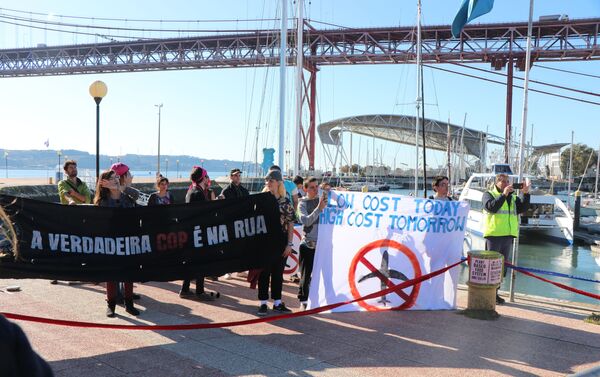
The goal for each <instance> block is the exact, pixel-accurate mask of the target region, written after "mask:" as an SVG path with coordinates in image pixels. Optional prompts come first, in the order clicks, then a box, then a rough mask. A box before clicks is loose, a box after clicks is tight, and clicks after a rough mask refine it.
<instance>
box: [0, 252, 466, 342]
mask: <svg viewBox="0 0 600 377" xmlns="http://www.w3.org/2000/svg"><path fill="white" fill-rule="evenodd" d="M462 262H463V261H462V260H461V261H458V262H456V263H454V264H452V265H450V266H447V267H444V268H442V269H439V270H437V271H433V272H430V273H428V274H425V275H422V276H420V277H418V278H415V279H411V280H407V281H405V282H402V283H400V284H396V285H394V286H392V287H389V288H387V289H384V290H381V291H379V292H374V293H371V294H368V295H366V296H363V297H359V298H357V299H355V300H351V301H343V302H338V303H334V304H329V305H325V306H321V307H319V308H314V309H310V310H304V311H301V312H296V313H290V314H280V315H275V316H270V317H263V318H253V319H247V320H243V321H232V322H218V323H194V324H188V325H113V324H108V323H93V322H80V321H67V320H62V319H53V318H45V317H35V316H29V315H24V314H15V313H2V312H0V314H2V315H4V316H5V317H6V318H9V319H14V320H21V321H29V322H37V323H45V324H49V325H58V326H70V327H87V328H98V329H119V330H152V331H157V330H196V329H213V328H223V327H234V326H244V325H252V324H255V323H262V322H274V321H279V320H282V319H287V318H295V317H302V316H307V315H311V314H317V313H321V312H324V311H327V310H331V309H335V308H338V307H340V306H343V305H348V304H353V303H355V302H358V301H364V300H370V299H373V298H377V297H381V296H383V295H388V294H390V293H392V292H395V291H398V290H401V289H405V288H408V287H411V286H413V285H415V284H420V283H422V282H423V281H425V280H429V279H431V278H433V277H435V276H438V275H440V274H443V273H444V272H446V271H448V270H449V269H451V268H454V267H456V266H458V265H459V264H461V263H462Z"/></svg>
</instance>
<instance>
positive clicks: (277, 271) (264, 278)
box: [257, 170, 296, 316]
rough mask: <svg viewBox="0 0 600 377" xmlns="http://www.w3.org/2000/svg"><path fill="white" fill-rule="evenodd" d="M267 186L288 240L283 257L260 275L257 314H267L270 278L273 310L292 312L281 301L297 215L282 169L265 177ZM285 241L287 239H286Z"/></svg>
mask: <svg viewBox="0 0 600 377" xmlns="http://www.w3.org/2000/svg"><path fill="white" fill-rule="evenodd" d="M265 186H266V188H267V189H268V191H269V192H270V193H271V194H273V196H275V198H276V199H277V204H278V205H279V214H280V223H281V231H282V232H283V233H284V235H283V236H284V237H282V238H283V239H284V240H287V243H286V246H284V245H281V249H280V250H283V252H282V254H281V257H279V258H276V259H275V260H274V261H273V262H272V263H271V265H270V266H267V267H265V268H264V269H263V270H262V272H261V273H260V276H259V277H258V299H259V300H260V306H259V308H258V312H257V315H259V316H265V315H267V312H268V308H267V302H268V300H269V280H270V282H271V298H272V299H273V311H275V312H278V313H290V312H291V310H290V309H288V308H287V307H286V306H285V304H284V303H283V302H282V301H281V291H282V290H283V269H284V267H285V261H286V259H287V257H288V256H289V255H290V254H291V253H292V240H293V236H294V221H295V220H296V215H295V213H294V207H292V203H291V202H290V200H289V199H288V198H287V197H286V195H285V187H284V186H283V177H282V176H281V171H279V170H271V171H269V173H268V174H267V175H266V177H265ZM284 242H285V241H284Z"/></svg>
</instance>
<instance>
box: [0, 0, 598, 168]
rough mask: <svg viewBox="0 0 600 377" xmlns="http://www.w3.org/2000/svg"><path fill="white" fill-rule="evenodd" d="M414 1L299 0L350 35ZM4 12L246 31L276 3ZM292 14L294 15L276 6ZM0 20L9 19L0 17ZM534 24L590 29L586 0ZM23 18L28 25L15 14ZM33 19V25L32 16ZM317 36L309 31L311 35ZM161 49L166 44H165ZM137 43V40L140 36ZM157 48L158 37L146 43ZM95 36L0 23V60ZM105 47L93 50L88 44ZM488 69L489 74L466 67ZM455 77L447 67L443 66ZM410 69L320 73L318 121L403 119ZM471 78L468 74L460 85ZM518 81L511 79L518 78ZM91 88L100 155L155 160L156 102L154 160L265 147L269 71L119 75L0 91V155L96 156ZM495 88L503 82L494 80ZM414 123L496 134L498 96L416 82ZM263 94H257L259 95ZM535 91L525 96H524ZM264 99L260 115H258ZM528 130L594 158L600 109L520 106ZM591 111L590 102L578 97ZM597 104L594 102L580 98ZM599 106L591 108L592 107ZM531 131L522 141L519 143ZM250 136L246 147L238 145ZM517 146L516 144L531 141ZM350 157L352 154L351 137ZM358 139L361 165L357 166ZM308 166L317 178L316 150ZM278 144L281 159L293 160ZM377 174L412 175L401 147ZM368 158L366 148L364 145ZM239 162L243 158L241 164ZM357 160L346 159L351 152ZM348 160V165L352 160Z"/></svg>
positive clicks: (432, 14)
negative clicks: (419, 90) (562, 18)
mask: <svg viewBox="0 0 600 377" xmlns="http://www.w3.org/2000/svg"><path fill="white" fill-rule="evenodd" d="M460 2H461V1H460V0H445V1H441V0H435V1H433V0H429V1H428V0H423V18H424V22H423V23H424V24H425V25H432V24H450V23H451V22H452V19H453V17H454V15H455V12H456V10H457V9H458V6H459V4H460ZM415 4H416V1H404V0H403V1H342V0H329V1H324V0H312V1H311V3H310V4H308V1H307V12H308V16H309V17H310V18H312V19H314V20H318V21H323V22H329V23H334V24H339V25H344V26H353V27H360V26H364V27H378V26H393V25H402V26H407V25H414V23H415V19H416V6H415ZM528 4H529V2H528V1H525V0H518V1H517V0H497V1H496V4H495V7H494V10H493V11H492V12H491V13H490V14H488V15H485V16H483V17H481V18H479V19H478V20H477V22H482V23H485V22H508V21H526V19H527V15H528ZM1 7H2V8H9V9H17V10H23V11H28V12H41V13H44V14H49V16H46V18H47V19H49V20H55V21H59V22H60V21H62V22H77V23H87V24H90V23H94V24H95V25H99V24H100V22H99V21H90V20H75V21H74V20H66V19H64V18H61V17H60V15H76V16H88V17H96V18H99V17H110V18H127V19H142V18H143V19H163V20H169V19H171V20H172V19H185V20H215V19H253V18H261V17H264V18H273V17H275V16H276V15H277V12H278V11H279V2H278V1H274V0H273V1H269V0H265V1H260V0H239V1H227V0H224V1H194V2H191V1H181V0H180V1H170V2H164V1H144V2H142V1H112V0H106V1H102V2H82V1H60V2H47V1H27V0H20V1H10V0H5V1H3V2H2V5H1ZM288 7H289V8H290V9H292V8H293V5H291V4H290V5H289V6H288ZM0 13H1V14H8V13H9V12H8V11H6V10H0ZM546 14H568V15H569V17H571V18H584V17H599V16H600V2H599V1H597V0H577V1H559V0H538V1H537V2H536V4H535V8H534V18H535V19H537V18H538V17H539V16H540V15H546ZM23 16H25V17H27V15H26V14H25V15H23ZM31 17H38V18H39V17H41V18H44V16H36V15H32V16H31ZM113 24H114V25H118V26H126V27H154V28H156V27H157V25H156V24H147V23H146V24H144V23H133V22H121V23H113ZM277 25H278V22H277V21H263V22H262V23H259V22H252V23H250V22H244V21H241V22H235V23H224V24H212V23H200V22H197V23H193V22H188V23H184V24H179V26H178V27H179V28H198V27H201V28H227V29H247V28H250V29H252V28H258V27H263V28H272V27H277ZM315 25H316V26H317V27H319V25H318V24H316V23H315ZM162 35H163V36H165V37H166V36H177V35H173V34H171V35H167V34H162ZM144 36H149V35H147V34H146V35H144ZM153 36H156V37H159V36H160V35H153ZM96 40H97V39H96V38H94V37H85V36H73V35H68V34H58V33H53V32H44V31H32V30H31V29H28V28H24V27H15V26H13V25H6V24H0V49H3V48H14V47H30V46H32V45H36V44H38V43H46V44H47V45H57V44H73V43H89V42H94V41H96ZM97 41H98V42H103V40H101V39H100V40H97ZM476 66H477V67H479V68H484V69H489V68H490V67H489V64H478V65H476ZM551 66H552V67H557V68H561V69H568V70H574V71H578V72H584V73H592V74H596V75H597V74H599V73H600V63H599V62H597V61H596V62H573V63H560V64H558V63H553V64H552V65H551ZM450 68H452V69H456V68H454V67H450ZM414 71H415V68H414V66H412V65H378V66H367V65H363V66H354V67H345V66H335V67H321V70H320V72H319V74H318V107H319V112H318V115H317V122H318V123H321V122H326V121H330V120H333V119H337V118H341V117H346V116H351V115H362V114H376V113H382V114H389V113H393V114H409V115H413V114H414V106H413V105H410V104H407V103H410V102H414V98H415V86H416V84H415V78H414ZM469 73H473V72H469ZM517 75H519V76H521V77H522V73H517ZM293 77H294V72H293V68H289V69H288V92H289V94H288V96H287V98H288V106H287V113H288V117H287V118H288V123H289V124H290V125H291V124H292V123H293V118H292V112H293V111H292V110H293V108H294V104H293V93H294V89H293V86H292V80H293ZM531 78H532V79H534V80H540V81H545V82H550V83H554V84H558V85H565V86H569V87H574V88H578V89H582V90H587V91H595V92H597V91H598V89H597V88H598V87H600V86H599V84H600V80H598V79H594V78H585V77H582V76H575V75H571V74H564V73H559V72H554V71H548V70H543V69H535V68H534V69H533V70H532V71H531ZM98 79H101V80H103V81H104V82H105V83H106V84H107V85H108V95H107V97H106V98H105V99H104V100H103V101H102V118H101V123H102V128H101V153H102V154H109V155H114V156H116V155H120V154H126V153H139V154H149V155H152V154H156V144H157V142H156V139H157V135H156V134H157V131H156V128H157V127H156V126H157V114H156V109H155V107H154V105H155V104H158V103H163V104H164V107H163V112H162V141H161V153H162V154H171V155H173V154H187V155H193V156H198V157H199V158H228V159H235V160H241V159H242V158H244V157H245V158H246V159H252V158H253V157H254V146H253V144H254V138H255V128H256V125H257V124H258V123H260V124H261V134H260V135H259V140H260V141H259V148H262V147H267V146H268V147H276V146H277V131H276V130H277V128H278V89H277V88H278V71H277V68H270V69H264V68H263V69H249V68H244V69H221V70H193V71H180V72H148V73H118V74H103V75H76V76H61V77H30V78H7V79H3V80H2V81H1V83H0V85H1V86H2V90H0V108H1V110H2V138H1V139H0V148H6V149H9V150H10V149H43V148H44V145H43V142H44V141H45V140H46V139H47V138H49V139H50V148H51V149H67V148H73V149H81V150H85V151H89V152H90V153H94V151H95V109H94V103H93V101H92V99H91V98H90V96H89V94H88V86H89V84H90V83H92V82H93V81H94V80H98ZM500 80H502V79H501V78H500ZM425 82H426V84H425V96H426V99H425V101H426V103H430V104H434V105H428V106H427V108H426V116H427V117H429V118H435V119H442V120H446V119H447V118H448V116H450V118H451V121H452V122H453V123H457V124H461V123H462V119H463V117H464V114H465V112H466V113H468V116H467V127H470V128H475V129H479V130H485V129H486V127H489V131H490V133H493V134H497V135H503V133H504V119H505V115H504V111H505V92H506V89H505V87H504V86H500V85H496V84H491V83H485V82H483V81H480V80H474V79H469V78H465V77H462V76H458V75H454V74H450V73H444V72H439V71H432V70H430V69H425ZM263 87H264V88H266V89H264V90H263ZM533 87H535V86H533ZM263 96H264V98H265V100H264V106H263V107H262V109H261V107H260V103H261V98H262V97H263ZM529 98H530V103H529V117H528V120H529V121H528V123H529V124H531V123H533V124H535V128H534V135H533V137H534V144H536V145H538V144H546V143H553V142H568V141H569V140H570V136H571V130H573V131H575V141H576V142H583V143H587V144H588V145H590V146H592V147H594V148H598V144H600V128H598V127H597V125H595V123H594V122H597V120H598V119H600V107H599V106H594V105H589V104H583V103H577V102H573V101H567V100H563V99H558V98H553V97H548V96H545V95H542V94H536V93H530V95H529ZM588 98H589V97H588ZM590 99H592V100H596V98H593V97H592V98H590ZM596 101H597V100H596ZM521 107H522V90H517V89H515V92H514V103H513V111H514V112H513V126H514V127H516V128H520V124H521ZM528 132H529V131H528ZM246 135H248V136H246ZM529 136H530V135H528V137H527V139H528V140H529ZM354 143H355V151H356V150H357V149H356V148H357V145H358V144H360V141H359V140H358V139H357V138H355V140H354ZM367 143H368V144H369V145H371V141H370V140H367V139H364V140H363V144H362V152H361V153H362V155H361V156H360V160H361V161H363V162H364V160H365V157H366V156H365V149H366V144H367ZM318 144H319V146H318V147H317V166H318V167H326V162H325V159H324V157H323V153H322V152H321V146H320V143H318ZM291 146H292V143H291V139H289V138H287V141H286V148H291ZM376 146H377V148H381V150H382V151H383V152H382V153H383V155H384V162H385V163H387V164H388V165H392V164H393V158H394V156H395V155H396V156H397V161H398V163H399V162H403V163H406V164H408V165H409V166H412V165H414V160H413V155H414V152H413V148H410V147H407V146H398V145H394V144H391V143H385V142H376ZM369 148H371V146H369ZM244 149H245V150H246V152H245V154H244ZM355 153H357V152H355ZM357 159H358V156H357V155H355V156H354V160H355V161H356V160H357ZM443 163H444V157H443V155H442V154H440V153H431V155H430V156H428V164H429V165H430V166H437V165H440V164H443Z"/></svg>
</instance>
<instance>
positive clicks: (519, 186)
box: [512, 182, 523, 190]
mask: <svg viewBox="0 0 600 377" xmlns="http://www.w3.org/2000/svg"><path fill="white" fill-rule="evenodd" d="M512 187H513V188H514V189H515V190H522V189H523V182H515V183H513V185H512Z"/></svg>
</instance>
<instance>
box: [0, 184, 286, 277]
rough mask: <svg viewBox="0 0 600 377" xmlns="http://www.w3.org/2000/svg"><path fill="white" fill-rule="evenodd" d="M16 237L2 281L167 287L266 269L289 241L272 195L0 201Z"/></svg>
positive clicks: (1, 266)
mask: <svg viewBox="0 0 600 377" xmlns="http://www.w3.org/2000/svg"><path fill="white" fill-rule="evenodd" d="M0 204H1V205H2V207H3V208H4V210H5V211H6V213H7V214H8V215H9V216H10V218H11V220H12V222H13V225H14V227H15V231H16V234H17V237H18V242H19V245H18V246H19V247H18V253H16V255H8V256H6V255H5V256H4V257H3V258H1V259H0V278H43V279H57V280H64V281H69V280H81V281H169V280H177V279H182V278H193V277H195V276H197V275H199V274H200V275H204V276H215V275H221V274H224V273H226V272H234V271H244V270H248V269H253V268H261V267H264V266H266V265H267V264H268V263H269V262H270V261H271V260H273V258H276V257H277V256H280V255H281V253H282V252H283V249H284V245H285V242H286V238H285V235H284V234H283V233H282V231H281V226H280V223H279V209H278V206H277V202H276V200H275V198H274V197H273V195H271V194H269V193H263V194H257V195H251V196H249V197H245V198H240V199H227V200H218V201H212V202H206V203H189V204H176V205H168V206H154V207H136V208H106V207H96V206H84V205H80V206H67V205H60V204H54V203H47V202H40V201H36V200H31V199H25V198H17V197H13V196H8V195H0Z"/></svg>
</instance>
